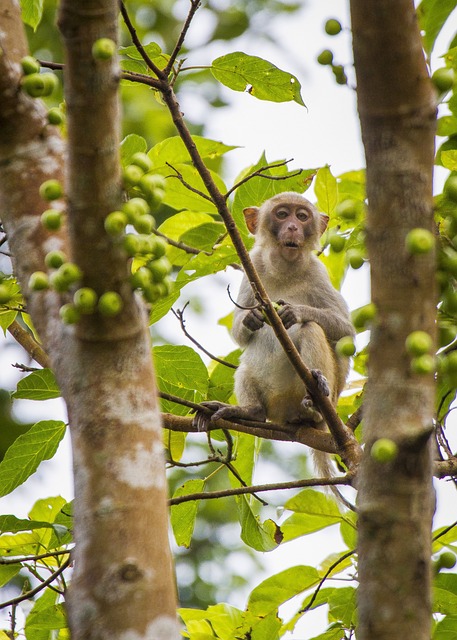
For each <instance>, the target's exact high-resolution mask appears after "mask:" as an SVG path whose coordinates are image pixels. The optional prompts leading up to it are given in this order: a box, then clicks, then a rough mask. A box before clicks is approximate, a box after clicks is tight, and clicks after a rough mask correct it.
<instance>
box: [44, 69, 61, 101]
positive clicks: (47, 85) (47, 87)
mask: <svg viewBox="0 0 457 640" xmlns="http://www.w3.org/2000/svg"><path fill="white" fill-rule="evenodd" d="M42 77H43V82H44V88H43V93H42V94H41V95H43V96H50V95H51V94H52V93H53V91H54V90H55V89H56V88H57V85H58V84H59V80H58V78H57V76H56V75H54V74H53V73H43V74H42Z"/></svg>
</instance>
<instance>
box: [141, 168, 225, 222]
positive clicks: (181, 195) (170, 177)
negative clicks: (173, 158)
mask: <svg viewBox="0 0 457 640" xmlns="http://www.w3.org/2000/svg"><path fill="white" fill-rule="evenodd" d="M170 164H171V163H170ZM154 172H155V173H158V174H160V175H163V176H165V177H166V178H167V185H166V189H165V198H164V201H163V202H164V204H166V205H168V206H169V207H171V208H172V209H176V210H177V211H181V210H182V209H190V210H191V211H203V212H204V213H217V208H216V205H215V204H214V203H213V202H212V201H211V200H209V199H207V198H206V194H207V193H208V192H207V189H206V187H205V185H204V184H203V180H202V179H201V177H200V175H199V173H198V171H197V169H195V167H193V166H191V165H189V164H185V163H179V162H177V163H173V164H172V167H168V166H160V167H157V168H156V169H154ZM211 176H212V178H213V180H214V182H215V184H216V186H217V188H218V189H219V191H221V192H222V193H225V191H226V187H225V184H224V182H223V180H222V178H221V177H220V176H218V175H217V174H216V173H214V172H211ZM183 181H184V182H183ZM184 183H185V184H184ZM186 184H187V185H189V186H190V187H192V189H196V190H197V191H198V192H199V193H196V192H195V191H192V189H189V187H187V186H186ZM200 193H201V194H203V195H200Z"/></svg>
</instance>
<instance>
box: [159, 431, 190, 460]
mask: <svg viewBox="0 0 457 640" xmlns="http://www.w3.org/2000/svg"><path fill="white" fill-rule="evenodd" d="M163 432H164V433H163V442H164V446H165V447H166V448H167V449H168V452H169V454H170V458H171V459H172V460H175V461H176V462H179V461H180V460H181V458H182V455H183V453H184V449H185V446H186V436H187V434H186V433H181V432H180V431H171V430H170V429H164V430H163Z"/></svg>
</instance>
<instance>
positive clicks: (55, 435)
mask: <svg viewBox="0 0 457 640" xmlns="http://www.w3.org/2000/svg"><path fill="white" fill-rule="evenodd" d="M65 428H66V427H65V423H64V422H62V421H60V420H43V421H41V422H37V423H36V424H34V425H33V426H32V427H30V429H29V430H28V431H27V433H24V434H23V435H21V436H19V438H17V439H16V440H15V441H14V442H13V444H12V445H11V447H10V448H9V449H8V450H7V452H6V453H5V457H4V458H3V460H2V461H1V462H0V496H5V495H7V494H8V493H11V491H13V490H14V489H16V487H18V486H19V485H20V484H22V483H23V482H25V481H26V480H27V478H29V477H30V476H31V475H32V473H35V471H36V470H37V468H38V465H39V464H40V463H41V462H43V460H49V459H50V458H52V457H53V455H54V454H55V452H56V451H57V447H58V446H59V443H60V441H61V440H62V438H63V436H64V434H65Z"/></svg>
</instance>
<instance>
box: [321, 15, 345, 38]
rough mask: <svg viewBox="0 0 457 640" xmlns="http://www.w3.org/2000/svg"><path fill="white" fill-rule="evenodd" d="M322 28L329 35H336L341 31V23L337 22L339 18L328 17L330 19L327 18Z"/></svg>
mask: <svg viewBox="0 0 457 640" xmlns="http://www.w3.org/2000/svg"><path fill="white" fill-rule="evenodd" d="M324 28H325V33H327V34H328V35H329V36H336V35H338V34H339V33H340V31H341V23H340V22H339V20H335V18H330V20H327V22H326V23H325V27H324Z"/></svg>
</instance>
